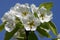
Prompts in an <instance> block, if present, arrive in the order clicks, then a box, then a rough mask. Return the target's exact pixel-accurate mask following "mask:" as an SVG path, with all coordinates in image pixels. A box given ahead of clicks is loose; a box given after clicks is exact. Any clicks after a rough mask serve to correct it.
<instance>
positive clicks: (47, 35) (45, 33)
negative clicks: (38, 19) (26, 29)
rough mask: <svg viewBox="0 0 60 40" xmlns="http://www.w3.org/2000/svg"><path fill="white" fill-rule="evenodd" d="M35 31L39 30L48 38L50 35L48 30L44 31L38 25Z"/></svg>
mask: <svg viewBox="0 0 60 40" xmlns="http://www.w3.org/2000/svg"><path fill="white" fill-rule="evenodd" d="M37 31H38V32H39V34H41V35H42V36H44V37H48V38H50V37H51V36H50V34H49V33H48V32H46V31H45V30H43V29H41V28H40V27H38V28H37Z"/></svg>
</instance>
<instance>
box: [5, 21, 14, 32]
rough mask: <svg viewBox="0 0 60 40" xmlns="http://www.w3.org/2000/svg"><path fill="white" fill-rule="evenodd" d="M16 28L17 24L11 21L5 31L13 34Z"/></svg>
mask: <svg viewBox="0 0 60 40" xmlns="http://www.w3.org/2000/svg"><path fill="white" fill-rule="evenodd" d="M14 28H15V23H14V22H13V21H9V22H7V23H6V25H5V30H6V31H8V32H11V31H12V30H13V29H14Z"/></svg>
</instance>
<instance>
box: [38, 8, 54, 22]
mask: <svg viewBox="0 0 60 40" xmlns="http://www.w3.org/2000/svg"><path fill="white" fill-rule="evenodd" d="M52 15H53V14H52V12H51V11H47V9H46V8H44V7H41V8H40V9H38V17H39V19H40V22H41V23H44V22H49V21H50V20H51V19H52Z"/></svg>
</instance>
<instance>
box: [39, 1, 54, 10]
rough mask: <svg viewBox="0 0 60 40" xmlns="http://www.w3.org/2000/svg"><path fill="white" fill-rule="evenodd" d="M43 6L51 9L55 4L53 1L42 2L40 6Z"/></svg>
mask: <svg viewBox="0 0 60 40" xmlns="http://www.w3.org/2000/svg"><path fill="white" fill-rule="evenodd" d="M43 6H44V7H45V8H46V9H47V10H50V9H51V8H52V6H53V3H52V2H46V3H42V4H40V6H39V8H41V7H43Z"/></svg>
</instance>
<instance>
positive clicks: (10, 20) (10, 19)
mask: <svg viewBox="0 0 60 40" xmlns="http://www.w3.org/2000/svg"><path fill="white" fill-rule="evenodd" d="M1 20H2V21H3V22H5V21H7V23H6V24H5V30H6V31H8V32H11V31H12V30H13V29H14V28H15V16H14V14H13V12H12V11H8V12H6V13H5V15H4V16H3V17H2V18H1Z"/></svg>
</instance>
